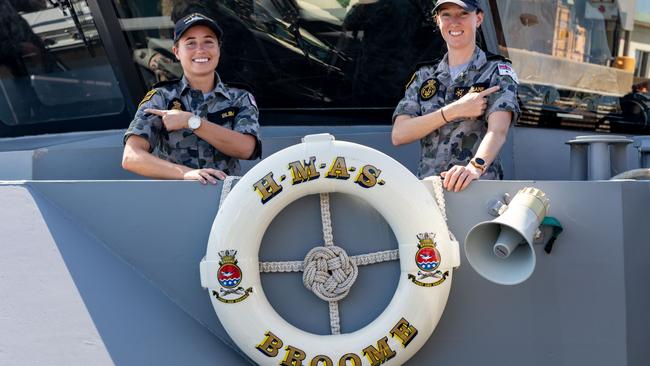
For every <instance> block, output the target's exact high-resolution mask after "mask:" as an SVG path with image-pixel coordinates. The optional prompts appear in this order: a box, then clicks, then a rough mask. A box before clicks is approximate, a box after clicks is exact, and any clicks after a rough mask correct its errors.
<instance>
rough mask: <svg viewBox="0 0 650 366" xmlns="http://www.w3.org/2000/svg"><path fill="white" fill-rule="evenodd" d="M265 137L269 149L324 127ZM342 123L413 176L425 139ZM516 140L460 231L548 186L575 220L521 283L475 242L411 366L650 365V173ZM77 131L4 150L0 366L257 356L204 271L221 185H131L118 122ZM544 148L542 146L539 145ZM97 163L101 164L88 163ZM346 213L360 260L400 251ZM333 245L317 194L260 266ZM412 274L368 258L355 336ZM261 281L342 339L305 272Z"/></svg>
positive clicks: (297, 206)
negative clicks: (608, 172) (203, 282)
mask: <svg viewBox="0 0 650 366" xmlns="http://www.w3.org/2000/svg"><path fill="white" fill-rule="evenodd" d="M266 132H267V134H266V135H265V136H266V140H265V148H267V150H266V151H265V155H267V156H268V154H269V153H271V152H273V151H275V150H278V149H280V148H281V147H283V146H287V145H289V144H292V143H294V142H297V141H298V140H299V137H298V136H301V135H303V134H304V133H306V132H307V133H309V132H315V131H306V130H305V129H300V130H298V129H294V130H291V129H289V130H287V131H279V130H273V131H266ZM338 132H340V133H338ZM333 133H334V134H335V135H337V138H338V139H341V140H351V141H357V142H361V143H364V144H366V145H370V146H373V147H375V148H378V149H380V150H382V151H385V152H387V153H388V154H389V155H392V156H395V157H396V158H398V160H400V161H402V162H403V163H405V165H406V166H407V167H409V168H410V169H411V170H414V165H415V162H416V160H415V157H416V156H417V146H414V145H411V146H408V147H406V148H401V149H397V148H393V147H390V146H388V144H387V141H388V136H387V133H386V131H381V130H376V129H374V128H369V129H367V130H364V129H363V128H359V129H358V130H354V129H351V128H347V129H343V128H342V129H341V131H333ZM513 134H514V135H515V137H516V138H515V139H514V141H516V142H515V143H514V144H513V143H512V142H510V143H509V145H508V146H507V147H506V148H505V149H504V151H503V153H502V155H503V158H504V161H505V163H506V167H507V168H508V171H509V172H510V173H509V174H510V177H509V178H511V179H515V180H508V181H500V182H490V181H479V182H476V183H474V184H472V186H471V187H470V188H469V189H468V190H467V191H465V192H463V193H460V194H454V193H446V194H445V199H446V202H447V214H448V216H449V222H448V224H449V227H450V229H451V230H452V232H453V233H454V234H455V235H456V237H457V238H459V240H460V241H461V245H462V244H463V243H462V242H463V240H462V239H463V238H465V235H466V234H467V232H468V231H469V229H470V228H471V227H472V226H473V225H475V224H476V223H478V222H481V221H485V220H490V219H492V217H491V216H489V215H488V213H487V210H486V205H487V203H488V201H489V200H491V199H495V198H500V197H502V195H503V194H504V193H510V194H511V195H514V193H515V192H516V191H517V190H518V189H520V188H522V187H525V186H534V187H537V188H539V189H541V190H543V191H544V192H546V194H547V195H548V197H549V198H550V200H551V209H550V212H549V215H551V216H554V217H556V218H558V219H559V220H560V221H561V222H562V224H563V225H564V228H565V230H564V232H563V233H562V234H561V236H560V237H559V239H558V240H557V241H556V243H555V247H554V249H553V251H552V253H551V254H546V253H544V252H543V248H542V247H543V246H542V245H535V251H536V254H537V267H536V269H535V272H534V273H533V275H532V277H531V278H530V279H529V280H528V281H526V282H524V283H523V284H520V285H517V286H499V285H496V284H493V283H491V282H488V281H487V280H485V279H484V278H482V277H480V276H479V275H478V274H477V272H476V271H475V270H474V269H473V268H472V267H471V266H469V264H468V263H467V260H466V258H465V256H464V253H463V252H462V250H461V267H460V268H459V269H458V270H457V271H455V272H454V277H453V284H452V290H451V294H450V298H449V301H448V303H447V306H446V308H445V311H444V313H443V316H442V319H441V321H440V323H439V324H438V326H437V328H436V330H435V331H434V333H433V335H432V336H431V337H430V339H429V340H428V342H427V343H426V345H425V346H424V347H423V348H422V349H421V350H420V351H419V352H418V353H417V354H416V355H415V356H414V357H413V358H412V359H411V360H409V361H408V364H410V365H421V364H446V365H475V364H483V365H549V364H552V365H645V364H647V359H648V358H649V356H650V350H648V347H647V344H650V333H649V332H648V331H647V329H649V328H650V316H648V315H647V312H646V309H648V308H649V307H650V294H649V293H648V291H647V284H646V281H645V280H646V279H647V278H650V266H648V265H647V260H648V259H650V246H648V244H649V239H648V238H650V225H648V220H647V212H648V206H649V204H650V182H647V181H592V182H577V181H563V180H561V179H563V178H562V177H564V179H566V177H567V176H568V161H567V158H568V147H567V146H566V145H564V141H566V140H568V139H570V138H571V137H573V136H574V135H575V134H571V135H570V136H566V134H567V132H564V133H560V132H557V131H545V130H535V134H531V133H529V131H528V130H526V129H525V128H516V129H514V132H513ZM79 136H80V137H79V138H78V139H76V140H77V141H66V143H60V139H58V138H56V137H53V138H50V140H48V137H42V138H40V140H39V139H38V138H37V139H36V140H29V139H27V140H22V141H19V142H16V141H15V140H14V141H12V143H13V144H19V145H22V146H23V149H20V148H15V147H16V146H14V147H13V148H12V150H14V151H11V152H3V153H0V166H2V167H3V171H4V173H3V174H4V176H3V177H0V179H7V180H9V179H11V181H5V182H2V183H0V208H1V210H0V232H1V233H2V236H1V239H0V279H1V280H0V293H2V294H3V301H2V302H0V364H2V365H5V364H6V365H28V364H52V365H82V364H93V365H103V364H116V365H144V364H151V365H179V364H190V365H204V364H205V365H208V364H209V365H214V364H219V365H239V364H242V365H244V364H250V361H249V360H248V359H247V358H246V357H245V356H243V354H242V353H241V352H240V351H239V350H238V349H237V347H236V346H235V345H234V344H233V343H232V341H231V340H230V339H229V337H228V335H227V334H226V332H225V331H224V329H223V328H222V327H221V325H220V323H219V320H218V318H217V316H216V315H215V313H214V310H213V308H212V306H211V304H210V300H209V297H208V293H207V291H205V290H204V289H202V288H201V286H200V281H199V271H198V263H199V261H200V259H201V258H202V257H203V256H204V255H205V249H206V243H207V238H208V234H209V231H210V227H211V224H212V221H213V219H214V216H215V214H216V211H217V208H218V205H219V197H220V191H221V185H217V186H209V187H204V186H201V185H199V184H196V183H193V182H163V181H146V180H143V181H135V180H132V179H131V178H132V177H131V176H129V175H127V174H126V173H124V172H121V171H120V169H119V163H118V161H119V160H116V159H115V157H116V156H119V152H120V149H121V147H120V144H119V132H116V133H106V134H97V135H79ZM285 136H292V137H285ZM540 136H541V137H540ZM67 138H69V137H67ZM509 141H513V138H512V136H511V138H510V139H509ZM518 144H521V145H518ZM4 146H8V145H7V144H5V145H4ZM522 146H526V147H527V148H526V149H524V148H522ZM534 146H544V149H543V150H542V149H540V150H536V151H535V150H531V151H529V150H530V149H534ZM5 150H9V148H5ZM15 150H22V151H15ZM525 151H528V153H527V154H526V153H525ZM89 156H92V157H93V158H94V161H95V162H96V164H95V165H93V166H91V165H87V166H85V165H83V164H86V163H83V161H88V157H89ZM630 156H631V158H630V159H631V160H633V158H634V156H633V154H632V153H631V155H630ZM17 157H18V159H19V160H16V159H17ZM17 161H21V163H17ZM76 164H79V165H76ZM16 179H23V180H16ZM34 179H37V180H34ZM47 179H52V180H47ZM60 179H67V180H65V181H62V180H60ZM70 179H81V180H70ZM106 179H115V180H111V181H107V180H106ZM530 179H535V180H530ZM537 179H543V180H537ZM332 214H333V227H334V240H335V242H336V243H337V245H339V246H341V247H344V248H346V249H347V250H348V253H350V254H361V253H368V252H374V251H378V250H384V249H394V248H396V243H395V239H394V237H393V235H392V232H391V230H390V228H389V227H388V226H387V224H386V223H385V222H384V221H383V219H382V218H381V217H380V216H379V215H378V214H377V213H376V212H375V211H373V210H371V209H370V208H369V207H368V206H366V205H364V204H363V203H362V202H360V201H359V200H356V199H355V200H352V199H350V198H349V197H347V196H342V195H337V194H334V195H333V200H332ZM252 224H253V225H254V223H252ZM321 244H322V232H321V228H320V220H319V209H318V202H317V200H316V199H315V198H314V197H307V198H305V199H301V200H299V201H296V202H295V203H293V204H292V205H291V206H290V207H289V208H288V209H286V210H284V211H283V212H282V213H281V214H280V215H279V216H278V217H277V218H276V220H275V221H274V224H273V225H272V226H271V227H270V229H269V230H268V231H267V232H266V234H265V237H264V240H263V243H262V249H261V252H260V258H261V260H262V261H271V260H301V259H302V258H303V257H304V255H305V253H306V252H307V250H309V249H310V248H311V247H313V246H317V245H321ZM399 276H400V273H399V266H398V264H397V262H388V263H382V264H375V265H372V266H367V267H361V268H360V273H359V279H358V280H357V282H356V284H355V285H354V286H353V288H352V291H351V294H350V296H349V297H347V298H346V299H344V300H343V301H342V302H341V305H340V306H341V323H342V330H343V332H350V331H353V330H356V329H359V328H361V327H363V326H364V325H365V324H367V323H368V322H370V321H371V320H373V319H374V318H376V317H377V315H378V314H379V313H380V312H381V311H382V310H383V309H384V308H385V306H386V305H387V304H388V302H389V301H390V299H391V297H392V295H393V293H394V291H395V287H396V284H397V281H398V279H399ZM262 284H263V287H264V290H265V294H266V295H267V296H268V298H269V300H270V302H271V303H272V304H273V306H274V308H275V309H276V311H278V313H279V314H280V315H282V316H283V317H284V318H285V319H287V320H288V321H289V322H290V323H292V324H294V325H296V326H298V327H300V328H302V329H304V330H307V331H310V332H313V333H318V334H328V332H329V320H328V315H327V313H328V312H327V304H326V303H324V302H322V301H321V300H319V299H318V298H316V297H315V296H314V295H313V294H311V292H309V291H307V290H306V289H305V288H304V287H303V286H302V280H301V276H300V275H299V274H263V275H262ZM413 306H417V299H414V305H413ZM242 316H246V314H242ZM372 341H373V340H368V342H369V344H370V343H372ZM353 351H355V352H357V353H360V351H361V350H353ZM280 361H281V359H280V358H276V359H270V364H279V363H280Z"/></svg>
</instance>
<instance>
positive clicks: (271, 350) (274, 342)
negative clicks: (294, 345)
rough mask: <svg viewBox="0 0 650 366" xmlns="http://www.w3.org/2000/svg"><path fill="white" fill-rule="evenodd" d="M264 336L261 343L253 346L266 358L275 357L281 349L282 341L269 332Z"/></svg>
mask: <svg viewBox="0 0 650 366" xmlns="http://www.w3.org/2000/svg"><path fill="white" fill-rule="evenodd" d="M264 335H265V336H266V338H264V340H263V341H262V343H260V344H258V345H257V346H255V348H257V349H258V350H260V352H262V353H263V354H265V355H267V356H268V357H275V356H277V355H278V350H279V349H280V348H282V340H281V339H280V338H278V337H277V336H276V335H275V334H273V333H271V332H266V333H264Z"/></svg>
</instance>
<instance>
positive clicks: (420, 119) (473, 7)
mask: <svg viewBox="0 0 650 366" xmlns="http://www.w3.org/2000/svg"><path fill="white" fill-rule="evenodd" d="M433 11H434V14H435V21H436V24H437V26H438V28H439V29H440V31H441V33H442V37H443V39H444V40H445V42H446V44H447V49H448V52H447V54H445V56H444V57H443V58H442V59H441V60H440V61H439V62H435V63H432V64H429V65H425V66H423V67H421V68H419V69H418V70H417V71H416V72H415V74H413V77H412V78H411V80H410V81H409V83H408V84H407V86H406V92H405V95H404V98H403V99H402V100H401V101H400V102H399V104H398V105H397V108H396V109H395V112H394V113H393V121H394V122H393V123H394V124H393V130H392V136H391V138H392V142H393V144H394V145H401V144H407V143H410V142H413V141H415V140H420V144H421V148H422V152H421V155H420V163H419V168H418V176H419V177H420V178H423V177H426V176H431V175H438V174H440V175H441V176H442V178H443V186H444V187H445V188H446V189H448V190H450V191H455V192H458V191H461V190H463V189H465V188H467V186H468V185H469V184H470V183H471V182H472V181H473V180H476V179H479V178H484V179H503V170H502V168H501V164H500V161H499V159H498V153H499V150H501V147H502V146H503V144H504V142H505V140H506V136H507V133H508V128H509V126H510V123H511V122H512V121H515V120H516V119H517V117H518V116H519V106H518V103H517V76H516V74H515V72H514V71H513V69H512V67H511V65H510V61H509V60H507V59H505V58H503V57H501V56H498V55H489V54H486V53H485V52H484V51H483V50H481V49H480V48H479V47H477V46H476V31H477V28H478V27H479V26H480V25H481V22H482V21H483V11H482V10H481V9H480V8H479V6H478V3H477V1H476V0H438V2H437V3H436V5H435V7H434V10H433Z"/></svg>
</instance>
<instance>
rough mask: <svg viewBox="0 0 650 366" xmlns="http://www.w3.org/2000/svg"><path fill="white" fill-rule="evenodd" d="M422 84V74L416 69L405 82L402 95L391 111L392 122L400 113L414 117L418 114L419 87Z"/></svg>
mask: <svg viewBox="0 0 650 366" xmlns="http://www.w3.org/2000/svg"><path fill="white" fill-rule="evenodd" d="M420 84H422V75H421V74H420V71H419V70H418V71H416V72H415V73H414V74H413V76H412V77H411V79H410V80H409V82H408V83H407V84H406V90H405V92H404V97H403V98H402V100H400V101H399V103H398V104H397V107H396V108H395V111H394V112H393V123H394V122H395V118H397V116H400V115H408V116H411V117H416V116H419V115H420V110H421V109H420V97H419V87H420Z"/></svg>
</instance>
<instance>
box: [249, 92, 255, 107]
mask: <svg viewBox="0 0 650 366" xmlns="http://www.w3.org/2000/svg"><path fill="white" fill-rule="evenodd" d="M248 101H249V102H250V103H251V104H252V105H253V106H254V107H255V108H257V102H256V101H255V97H254V96H253V94H251V93H248Z"/></svg>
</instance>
